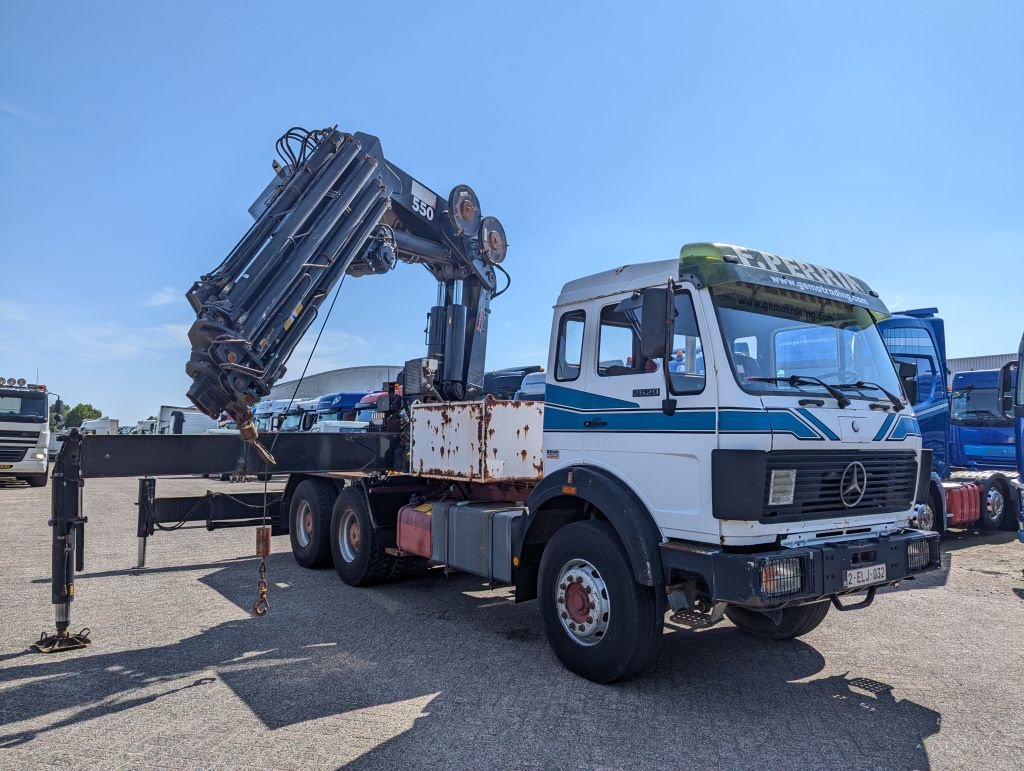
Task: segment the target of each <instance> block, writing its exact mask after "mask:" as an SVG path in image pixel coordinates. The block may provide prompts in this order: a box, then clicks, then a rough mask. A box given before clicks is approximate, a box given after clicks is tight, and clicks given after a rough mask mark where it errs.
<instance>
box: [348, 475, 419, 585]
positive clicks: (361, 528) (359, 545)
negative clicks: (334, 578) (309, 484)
mask: <svg viewBox="0 0 1024 771" xmlns="http://www.w3.org/2000/svg"><path fill="white" fill-rule="evenodd" d="M330 548H331V557H332V558H333V559H334V569H335V570H336V571H337V573H338V576H339V577H340V578H341V580H342V581H344V582H345V583H346V584H348V585H349V586H369V585H371V584H379V583H381V582H382V581H387V580H391V579H396V580H397V579H400V578H406V577H408V576H410V575H412V574H414V573H416V572H418V571H419V570H421V569H422V567H423V565H424V564H425V563H424V560H422V559H420V558H418V557H395V556H392V555H390V554H388V553H387V552H386V551H384V545H383V544H382V543H381V540H380V538H379V535H378V533H377V531H376V528H375V527H374V525H373V519H372V518H371V517H370V509H369V505H368V503H367V500H366V494H365V493H364V491H363V489H362V488H360V487H346V488H345V489H344V490H342V491H341V493H339V495H338V498H337V500H336V501H335V502H334V510H333V513H332V515H331V537H330Z"/></svg>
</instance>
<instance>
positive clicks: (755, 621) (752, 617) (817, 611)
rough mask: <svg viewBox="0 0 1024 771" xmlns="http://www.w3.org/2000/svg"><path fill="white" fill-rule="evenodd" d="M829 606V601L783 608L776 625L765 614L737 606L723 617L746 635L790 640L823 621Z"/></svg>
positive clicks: (732, 607)
mask: <svg viewBox="0 0 1024 771" xmlns="http://www.w3.org/2000/svg"><path fill="white" fill-rule="evenodd" d="M829 604H830V603H829V601H828V600H825V601H824V602H814V603H811V604H810V605H797V606H796V607H795V608H785V609H784V610H783V611H782V618H781V619H779V623H778V624H775V623H774V622H773V621H772V619H771V617H770V616H768V615H767V614H766V613H761V612H759V611H756V610H750V609H749V608H740V607H738V606H729V607H728V608H726V609H725V615H726V617H727V618H728V619H729V620H730V621H732V623H734V624H735V625H736V626H737V627H738V628H739V629H742V630H743V631H744V632H746V633H747V634H752V635H754V636H755V637H764V638H766V639H768V640H791V639H793V638H794V637H800V636H802V635H805V634H807V633H808V632H810V631H811V630H812V629H814V628H815V627H817V626H818V624H820V623H821V622H822V621H824V620H825V615H826V614H827V613H828V607H829Z"/></svg>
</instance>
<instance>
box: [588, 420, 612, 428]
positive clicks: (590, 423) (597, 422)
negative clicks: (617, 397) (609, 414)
mask: <svg viewBox="0 0 1024 771" xmlns="http://www.w3.org/2000/svg"><path fill="white" fill-rule="evenodd" d="M607 425H608V421H607V420H584V421H583V427H584V428H598V427H599V426H607Z"/></svg>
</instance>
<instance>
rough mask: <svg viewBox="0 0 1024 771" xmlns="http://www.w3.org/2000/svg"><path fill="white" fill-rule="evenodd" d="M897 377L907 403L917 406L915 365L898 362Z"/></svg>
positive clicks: (907, 362)
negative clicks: (901, 384)
mask: <svg viewBox="0 0 1024 771" xmlns="http://www.w3.org/2000/svg"><path fill="white" fill-rule="evenodd" d="M899 376H900V382H901V383H903V392H904V393H905V394H906V395H907V401H909V402H910V403H911V404H912V405H913V404H917V397H918V393H917V365H916V364H914V363H912V362H909V361H901V362H899Z"/></svg>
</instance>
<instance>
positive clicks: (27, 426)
mask: <svg viewBox="0 0 1024 771" xmlns="http://www.w3.org/2000/svg"><path fill="white" fill-rule="evenodd" d="M49 444H50V418H49V406H48V394H47V391H46V386H44V385H36V384H32V383H26V382H25V380H24V379H18V380H16V379H15V378H7V379H6V380H5V379H3V378H0V478H3V477H7V478H11V477H13V478H15V479H22V480H24V481H26V482H28V483H29V484H30V485H31V486H32V487H45V486H46V481H47V473H48V471H49V459H48V447H49Z"/></svg>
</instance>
